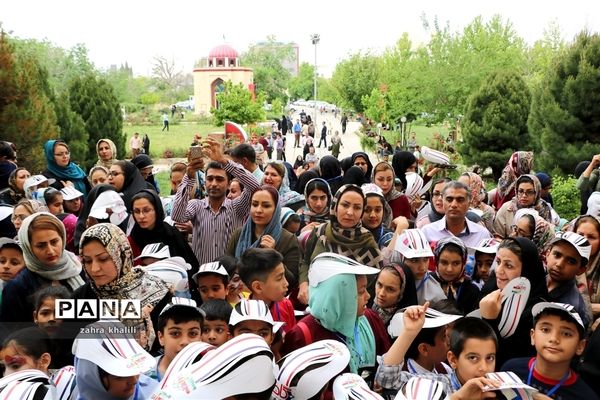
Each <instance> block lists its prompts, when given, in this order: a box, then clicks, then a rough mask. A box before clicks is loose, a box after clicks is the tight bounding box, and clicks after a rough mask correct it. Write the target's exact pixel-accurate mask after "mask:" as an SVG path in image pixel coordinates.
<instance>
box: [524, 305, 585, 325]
mask: <svg viewBox="0 0 600 400" xmlns="http://www.w3.org/2000/svg"><path fill="white" fill-rule="evenodd" d="M549 308H552V309H555V310H560V311H564V313H565V314H567V315H568V316H569V317H570V318H571V319H572V320H573V322H575V323H576V324H577V325H579V326H580V327H581V328H582V329H583V330H585V329H586V327H585V324H584V323H583V321H582V319H581V316H580V315H579V313H578V312H577V310H576V309H575V307H573V306H572V305H571V304H565V303H554V302H547V301H543V302H541V303H537V304H535V305H534V306H533V308H532V309H531V315H532V316H533V318H534V319H535V317H537V316H538V315H539V314H540V313H541V312H542V311H544V310H547V309H549Z"/></svg>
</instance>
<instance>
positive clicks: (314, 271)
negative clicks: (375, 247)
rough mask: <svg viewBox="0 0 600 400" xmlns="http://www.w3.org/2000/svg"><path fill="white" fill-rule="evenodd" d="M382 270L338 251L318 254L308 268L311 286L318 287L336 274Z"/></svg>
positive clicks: (366, 272) (376, 272) (354, 273)
mask: <svg viewBox="0 0 600 400" xmlns="http://www.w3.org/2000/svg"><path fill="white" fill-rule="evenodd" d="M379 272H380V270H379V269H377V268H372V267H367V266H366V265H363V264H360V263H358V262H356V261H354V260H353V259H351V258H348V257H345V256H341V255H339V254H336V253H329V252H327V253H321V254H319V255H318V256H316V257H315V258H314V259H313V261H312V263H311V264H310V269H309V270H308V281H309V283H310V286H312V287H316V286H317V285H318V284H319V283H321V282H323V281H326V280H327V279H329V278H331V277H332V276H335V275H341V274H353V275H374V274H378V273H379Z"/></svg>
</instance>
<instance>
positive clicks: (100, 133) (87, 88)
mask: <svg viewBox="0 0 600 400" xmlns="http://www.w3.org/2000/svg"><path fill="white" fill-rule="evenodd" d="M69 101H70V104H71V109H72V110H73V111H74V112H75V113H77V114H79V115H80V116H81V118H82V120H83V121H84V122H85V130H86V131H87V134H88V141H87V146H88V153H87V154H88V155H89V156H88V157H87V158H86V160H87V161H86V162H83V163H82V164H84V166H85V168H89V167H90V166H91V165H93V164H94V163H95V161H96V143H97V142H98V140H100V139H102V138H107V139H111V140H112V141H113V142H114V143H115V145H116V146H117V153H118V154H121V155H123V154H126V153H125V135H124V134H123V130H122V128H123V116H122V113H121V106H120V105H119V101H118V100H117V97H116V96H115V93H114V90H113V88H112V86H111V85H110V84H109V83H108V82H106V80H104V79H103V78H100V77H96V76H95V75H92V74H88V75H85V76H81V77H77V78H75V79H74V80H73V82H72V83H71V85H70V88H69Z"/></svg>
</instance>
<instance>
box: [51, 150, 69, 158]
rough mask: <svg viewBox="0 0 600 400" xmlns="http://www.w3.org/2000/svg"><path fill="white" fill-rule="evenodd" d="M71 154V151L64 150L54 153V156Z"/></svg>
mask: <svg viewBox="0 0 600 400" xmlns="http://www.w3.org/2000/svg"><path fill="white" fill-rule="evenodd" d="M69 155H71V153H70V152H68V151H63V152H62V153H54V157H66V156H69Z"/></svg>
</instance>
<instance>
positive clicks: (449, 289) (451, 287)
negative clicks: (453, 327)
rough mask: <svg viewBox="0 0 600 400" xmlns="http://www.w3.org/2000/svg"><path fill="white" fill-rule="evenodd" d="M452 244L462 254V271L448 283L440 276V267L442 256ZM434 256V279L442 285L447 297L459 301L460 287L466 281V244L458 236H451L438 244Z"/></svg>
mask: <svg viewBox="0 0 600 400" xmlns="http://www.w3.org/2000/svg"><path fill="white" fill-rule="evenodd" d="M450 244H452V245H454V246H456V247H458V248H459V249H460V250H461V252H462V270H461V271H460V274H459V276H458V278H456V279H455V280H453V281H452V282H447V281H445V280H444V279H443V278H442V276H441V275H440V273H439V269H438V266H439V260H440V255H441V254H442V252H443V251H444V249H445V248H446V246H448V245H450ZM433 254H434V255H435V264H436V273H435V274H433V277H434V278H435V279H436V280H437V281H438V282H439V283H440V286H441V287H442V290H443V291H444V294H445V295H446V297H448V298H449V299H451V300H454V301H456V300H458V289H459V288H460V285H462V284H463V282H464V281H465V265H466V263H467V248H466V247H465V244H464V243H463V241H462V240H460V239H459V238H457V237H456V236H449V237H446V238H443V239H442V240H440V241H439V242H437V244H436V246H435V249H434V250H433Z"/></svg>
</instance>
